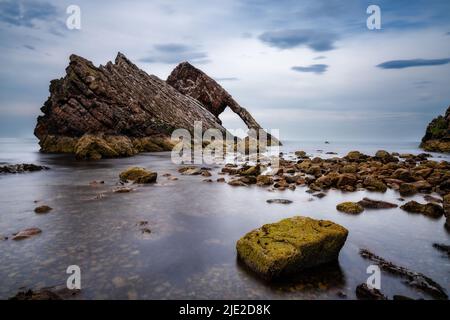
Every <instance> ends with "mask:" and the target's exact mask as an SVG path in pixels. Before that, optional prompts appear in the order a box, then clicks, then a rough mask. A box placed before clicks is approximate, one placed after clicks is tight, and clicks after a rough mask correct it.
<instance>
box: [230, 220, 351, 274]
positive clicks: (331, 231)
mask: <svg viewBox="0 0 450 320" xmlns="http://www.w3.org/2000/svg"><path fill="white" fill-rule="evenodd" d="M347 235H348V231H347V229H345V228H344V227H342V226H340V225H338V224H336V223H333V222H331V221H326V220H314V219H311V218H307V217H300V216H298V217H293V218H289V219H284V220H281V221H279V222H277V223H272V224H266V225H264V226H262V227H261V228H259V229H256V230H253V231H251V232H249V233H247V234H246V235H245V236H244V237H242V238H241V239H239V241H238V242H237V245H236V249H237V253H238V257H239V259H241V261H243V262H244V263H245V264H246V265H247V266H248V267H249V268H250V269H251V270H253V271H254V272H256V273H257V274H258V275H260V276H261V277H262V278H264V279H267V280H270V279H274V278H279V277H282V276H288V275H291V274H294V273H296V272H299V271H301V270H303V269H306V268H310V267H314V266H317V265H320V264H324V263H328V262H331V261H334V260H337V258H338V256H339V251H340V250H341V248H342V246H343V245H344V243H345V240H346V239H347Z"/></svg>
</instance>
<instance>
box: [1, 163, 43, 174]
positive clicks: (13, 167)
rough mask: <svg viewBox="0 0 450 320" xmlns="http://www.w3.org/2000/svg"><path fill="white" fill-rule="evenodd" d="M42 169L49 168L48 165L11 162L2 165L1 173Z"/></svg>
mask: <svg viewBox="0 0 450 320" xmlns="http://www.w3.org/2000/svg"><path fill="white" fill-rule="evenodd" d="M41 170H48V167H45V166H38V165H35V164H32V163H21V164H10V165H5V166H0V173H24V172H34V171H41Z"/></svg>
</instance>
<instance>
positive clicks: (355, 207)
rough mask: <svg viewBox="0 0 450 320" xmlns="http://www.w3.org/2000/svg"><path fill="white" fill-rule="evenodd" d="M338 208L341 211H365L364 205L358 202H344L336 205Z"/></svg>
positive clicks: (354, 212) (357, 212)
mask: <svg viewBox="0 0 450 320" xmlns="http://www.w3.org/2000/svg"><path fill="white" fill-rule="evenodd" d="M336 209H337V210H338V211H341V212H345V213H350V214H359V213H361V212H363V211H364V208H363V206H362V205H360V204H359V203H356V202H350V201H348V202H343V203H340V204H338V205H337V206H336Z"/></svg>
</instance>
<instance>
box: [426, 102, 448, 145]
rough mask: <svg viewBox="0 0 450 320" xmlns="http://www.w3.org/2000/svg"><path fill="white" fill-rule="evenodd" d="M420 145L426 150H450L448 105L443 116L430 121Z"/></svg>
mask: <svg viewBox="0 0 450 320" xmlns="http://www.w3.org/2000/svg"><path fill="white" fill-rule="evenodd" d="M420 147H421V148H423V149H424V150H426V151H435V152H450V107H448V108H447V111H446V112H445V116H438V117H437V118H435V119H433V121H431V122H430V124H429V125H428V127H427V131H426V133H425V136H424V137H423V138H422V143H421V144H420Z"/></svg>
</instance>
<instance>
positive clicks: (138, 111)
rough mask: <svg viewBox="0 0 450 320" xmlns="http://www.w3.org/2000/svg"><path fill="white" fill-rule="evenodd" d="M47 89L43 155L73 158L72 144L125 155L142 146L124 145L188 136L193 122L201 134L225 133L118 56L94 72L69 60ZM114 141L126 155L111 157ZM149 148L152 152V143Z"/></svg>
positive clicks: (83, 62)
mask: <svg viewBox="0 0 450 320" xmlns="http://www.w3.org/2000/svg"><path fill="white" fill-rule="evenodd" d="M49 90H50V97H49V98H48V100H47V101H46V102H45V103H44V106H43V107H42V108H41V110H42V112H43V115H42V116H39V117H38V120H37V125H36V128H35V135H36V136H37V137H38V138H39V140H40V145H41V150H42V151H48V152H68V153H76V150H77V145H78V146H79V145H80V144H81V145H83V146H91V145H92V143H94V144H95V145H96V146H97V147H98V146H100V145H101V146H102V147H101V149H102V150H103V151H102V152H103V154H100V156H113V155H116V153H117V154H119V156H120V155H130V154H134V153H136V152H135V151H136V150H139V151H140V150H141V149H142V148H141V147H140V142H141V141H139V143H138V144H139V147H136V145H132V146H130V145H128V141H131V142H133V143H134V142H135V140H136V139H147V140H146V141H147V142H148V139H149V138H153V137H157V138H158V139H161V137H163V138H168V137H170V135H171V133H172V132H173V130H175V129H178V128H183V129H187V130H189V131H193V129H194V122H195V121H201V122H202V124H203V129H204V130H206V129H209V128H217V129H219V130H221V131H222V132H225V128H223V127H222V126H221V125H220V123H219V122H218V121H217V118H216V117H215V116H214V115H213V114H211V113H210V112H209V111H208V110H207V109H205V108H204V107H203V105H201V104H200V103H199V102H198V101H197V100H195V99H192V98H191V97H188V96H186V95H183V94H181V93H180V92H179V91H177V90H175V89H174V88H173V87H172V86H170V85H168V84H167V83H166V82H165V81H163V80H161V79H159V78H158V77H156V76H153V75H149V74H147V73H146V72H144V71H142V70H141V69H139V68H138V67H137V66H136V65H134V64H133V63H132V62H131V61H130V60H129V59H128V58H126V57H125V55H123V54H121V53H118V55H117V57H116V59H115V63H114V64H113V63H111V62H109V63H107V64H106V66H99V67H96V66H94V64H93V63H92V62H91V61H89V60H87V59H85V58H83V57H80V56H77V55H71V56H70V63H69V66H68V67H67V68H66V75H65V77H63V78H61V79H57V80H53V81H51V83H50V89H49ZM86 135H87V137H88V138H86V139H83V140H82V143H81V142H80V141H79V140H80V138H81V137H83V136H86ZM117 137H121V138H123V139H119V140H118V139H117ZM150 140H151V139H150ZM118 141H122V142H123V141H125V143H124V144H123V146H122V147H121V150H126V151H124V152H114V151H115V150H114V146H112V145H113V144H117V143H118ZM158 141H160V140H158ZM147 142H146V145H149V144H148V143H147ZM166 147H167V146H166V145H165V146H164V148H163V149H167V148H166ZM110 149H111V150H110ZM144 149H145V148H144ZM147 149H148V148H147ZM150 149H152V150H154V149H157V148H156V147H155V146H154V144H153V146H151V147H150ZM95 157H96V158H98V157H99V155H98V154H95Z"/></svg>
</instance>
